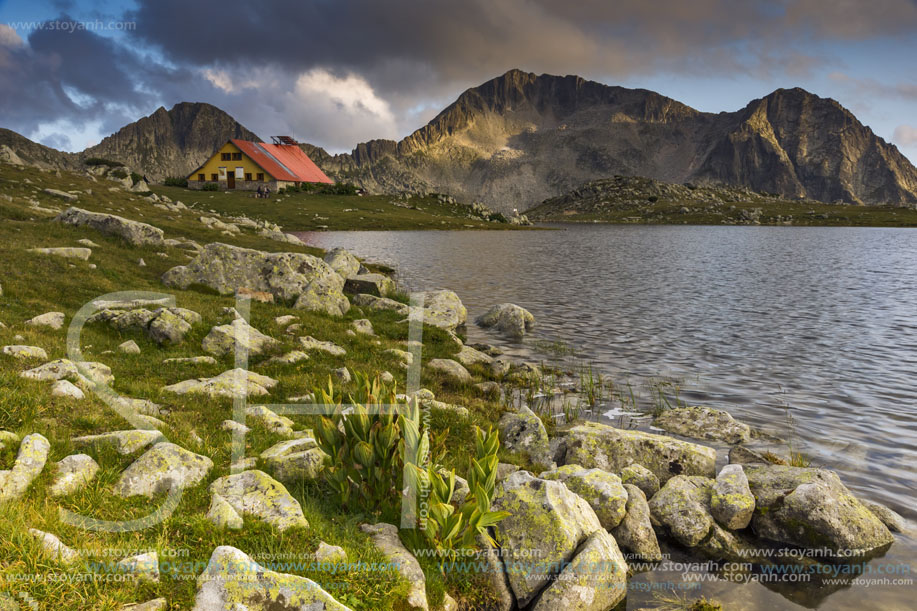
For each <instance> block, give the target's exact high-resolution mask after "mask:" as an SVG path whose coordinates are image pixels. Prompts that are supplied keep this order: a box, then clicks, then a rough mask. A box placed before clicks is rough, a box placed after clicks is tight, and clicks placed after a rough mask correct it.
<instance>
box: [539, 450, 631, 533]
mask: <svg viewBox="0 0 917 611" xmlns="http://www.w3.org/2000/svg"><path fill="white" fill-rule="evenodd" d="M538 477H540V478H541V479H551V480H557V481H561V482H563V483H564V484H566V486H567V488H569V489H570V491H571V492H575V493H576V494H578V495H580V496H581V497H582V498H583V499H584V500H585V501H586V502H587V503H589V506H590V507H592V509H593V511H595V515H596V516H597V517H598V518H599V522H600V523H601V524H602V526H603V527H604V528H605V529H607V530H611V529H612V528H614V527H615V526H617V525H618V524H620V523H621V520H622V519H624V513H625V511H626V509H625V507H626V506H627V490H625V489H624V486H622V485H621V478H619V477H618V476H617V475H615V474H613V473H609V472H607V471H602V470H601V469H584V468H582V467H580V466H579V465H570V464H567V465H564V466H562V467H558V468H557V469H553V470H551V471H545V472H544V473H542V474H541V475H539V476H538Z"/></svg>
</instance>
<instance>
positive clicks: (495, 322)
mask: <svg viewBox="0 0 917 611" xmlns="http://www.w3.org/2000/svg"><path fill="white" fill-rule="evenodd" d="M475 322H476V323H477V324H478V326H481V327H484V328H485V329H486V328H489V327H494V328H495V329H497V330H498V331H500V332H501V333H505V334H506V335H509V336H510V337H515V338H521V337H523V336H524V335H525V334H526V333H527V332H529V331H531V330H532V328H533V327H534V326H535V317H534V316H532V313H531V312H529V311H528V310H526V309H525V308H521V307H519V306H517V305H516V304H514V303H501V304H498V305H495V306H493V307H491V308H490V309H489V310H488V311H487V312H486V313H485V314H482V315H481V316H478V318H477V319H476V320H475Z"/></svg>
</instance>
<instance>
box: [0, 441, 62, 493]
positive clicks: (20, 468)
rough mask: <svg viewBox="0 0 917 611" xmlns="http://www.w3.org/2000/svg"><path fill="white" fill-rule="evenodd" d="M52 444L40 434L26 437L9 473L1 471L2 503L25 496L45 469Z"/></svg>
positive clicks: (0, 488) (0, 490)
mask: <svg viewBox="0 0 917 611" xmlns="http://www.w3.org/2000/svg"><path fill="white" fill-rule="evenodd" d="M50 450H51V444H50V443H49V442H48V440H47V439H46V438H45V437H44V436H43V435H40V434H39V433H32V434H30V435H26V436H25V437H24V438H23V439H22V443H21V444H20V445H19V453H18V454H17V455H16V460H15V462H13V466H12V468H11V469H10V470H9V471H0V503H6V502H8V501H15V500H16V499H18V498H20V497H21V496H22V495H23V494H25V492H26V490H28V488H29V486H30V485H31V483H32V482H33V481H34V480H35V478H36V477H38V476H39V475H40V474H41V472H42V470H43V469H44V468H45V463H46V462H47V461H48V452H50Z"/></svg>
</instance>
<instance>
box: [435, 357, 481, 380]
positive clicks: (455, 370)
mask: <svg viewBox="0 0 917 611" xmlns="http://www.w3.org/2000/svg"><path fill="white" fill-rule="evenodd" d="M427 369H428V370H430V371H435V372H437V373H441V374H443V375H444V376H446V377H447V378H448V379H449V380H450V381H452V382H457V383H459V384H470V383H471V381H472V378H471V374H470V373H468V370H467V369H465V368H464V367H463V366H462V365H461V363H458V362H456V361H453V360H452V359H430V361H429V362H428V363H427Z"/></svg>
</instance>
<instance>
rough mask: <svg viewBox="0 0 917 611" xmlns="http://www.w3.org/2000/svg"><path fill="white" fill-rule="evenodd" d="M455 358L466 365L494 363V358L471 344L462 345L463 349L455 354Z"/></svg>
mask: <svg viewBox="0 0 917 611" xmlns="http://www.w3.org/2000/svg"><path fill="white" fill-rule="evenodd" d="M455 360H457V361H458V362H459V363H461V364H462V365H464V366H465V367H471V366H472V365H478V364H480V365H488V366H489V365H490V364H491V363H493V361H494V358H493V357H492V356H489V355H487V354H484V353H483V352H479V351H477V350H475V349H474V348H471V347H469V346H462V349H461V350H459V351H458V354H456V355H455Z"/></svg>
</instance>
